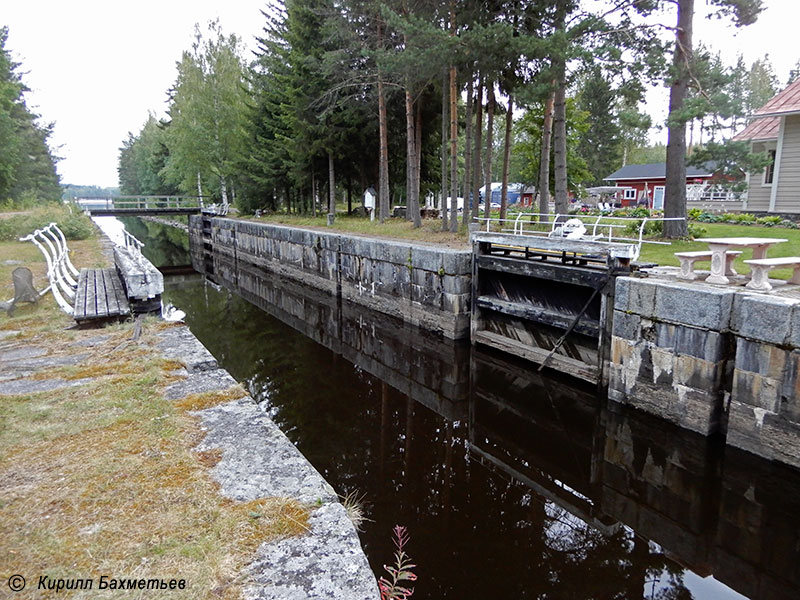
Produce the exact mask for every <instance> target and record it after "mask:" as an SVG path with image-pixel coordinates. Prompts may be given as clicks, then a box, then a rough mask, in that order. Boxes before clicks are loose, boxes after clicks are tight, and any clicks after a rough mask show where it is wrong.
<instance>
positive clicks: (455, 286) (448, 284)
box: [441, 275, 472, 294]
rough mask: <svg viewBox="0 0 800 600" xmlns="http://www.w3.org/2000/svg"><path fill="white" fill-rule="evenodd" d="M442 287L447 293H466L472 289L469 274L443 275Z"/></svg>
mask: <svg viewBox="0 0 800 600" xmlns="http://www.w3.org/2000/svg"><path fill="white" fill-rule="evenodd" d="M441 282H442V289H443V290H444V291H445V292H447V293H448V294H468V293H471V291H472V276H471V275H444V276H442V277H441Z"/></svg>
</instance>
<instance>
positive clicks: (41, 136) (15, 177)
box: [0, 27, 61, 207]
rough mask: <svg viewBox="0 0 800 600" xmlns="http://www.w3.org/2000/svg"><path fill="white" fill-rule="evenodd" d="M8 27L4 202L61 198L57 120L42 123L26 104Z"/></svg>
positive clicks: (1, 74) (1, 38)
mask: <svg viewBox="0 0 800 600" xmlns="http://www.w3.org/2000/svg"><path fill="white" fill-rule="evenodd" d="M7 40H8V28H7V27H0V204H3V205H10V206H12V207H14V206H22V205H30V204H36V203H40V202H44V201H57V200H59V198H61V187H60V185H59V180H58V174H57V173H56V161H57V160H58V159H57V158H56V156H55V155H54V154H53V153H52V151H51V150H50V146H49V143H48V141H49V139H50V135H51V134H52V132H53V126H54V125H53V123H42V122H41V120H40V116H39V115H37V114H35V113H34V112H33V111H32V110H31V109H30V108H29V107H28V106H27V104H26V101H25V93H26V92H27V91H29V90H28V88H27V87H25V83H24V82H23V81H22V75H21V72H20V67H21V65H20V64H19V63H17V62H15V61H14V60H13V59H12V56H11V52H10V50H9V49H8V48H6V42H7Z"/></svg>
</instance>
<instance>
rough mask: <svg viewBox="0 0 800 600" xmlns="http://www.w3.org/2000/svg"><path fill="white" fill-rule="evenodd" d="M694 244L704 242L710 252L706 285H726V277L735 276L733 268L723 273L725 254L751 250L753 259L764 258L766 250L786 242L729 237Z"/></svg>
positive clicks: (707, 239)
mask: <svg viewBox="0 0 800 600" xmlns="http://www.w3.org/2000/svg"><path fill="white" fill-rule="evenodd" d="M695 241H696V242H705V243H706V244H708V248H709V250H711V275H709V276H708V278H707V279H706V282H707V283H720V284H726V283H729V282H730V279H728V278H727V277H726V275H736V271H734V270H733V267H731V268H730V271H729V272H727V273H726V272H725V253H726V252H727V251H728V250H730V249H731V248H752V249H753V258H754V259H759V258H766V257H767V249H769V247H770V246H773V245H775V244H780V243H781V242H788V241H789V240H784V239H780V238H756V237H729V238H696V239H695Z"/></svg>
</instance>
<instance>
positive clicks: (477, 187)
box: [472, 74, 483, 218]
mask: <svg viewBox="0 0 800 600" xmlns="http://www.w3.org/2000/svg"><path fill="white" fill-rule="evenodd" d="M475 104H476V111H475V152H474V156H473V158H472V160H473V161H474V164H473V165H472V214H473V215H474V217H475V218H477V217H478V204H479V203H480V201H481V197H480V194H481V175H482V174H483V173H482V170H481V153H482V152H483V145H482V143H483V139H482V138H483V82H482V81H481V77H480V74H478V90H477V95H476V98H475Z"/></svg>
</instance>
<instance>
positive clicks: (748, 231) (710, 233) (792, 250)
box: [639, 223, 800, 279]
mask: <svg viewBox="0 0 800 600" xmlns="http://www.w3.org/2000/svg"><path fill="white" fill-rule="evenodd" d="M699 225H701V226H702V227H703V228H704V229H706V231H707V233H705V234H704V235H703V236H702V237H764V238H782V239H785V240H789V241H788V242H785V243H782V244H776V245H775V246H772V247H771V248H770V249H769V251H768V254H767V256H769V257H770V258H772V257H778V256H800V229H783V228H774V227H761V226H757V225H731V224H728V223H699ZM687 250H708V244H704V243H702V242H672V244H671V245H670V246H658V245H654V244H642V254H641V256H640V257H639V261H640V262H654V263H658V264H659V265H674V266H678V259H677V258H675V252H686V251H687ZM752 257H753V251H752V250H750V249H748V248H744V249H743V252H742V255H741V256H739V258H738V259H736V263H735V268H736V271H738V272H739V273H749V272H750V267H748V266H747V265H746V264H744V261H745V260H749V259H750V258H752ZM698 266H699V268H700V269H709V268H710V266H709V263H699V265H698ZM791 274H792V270H791V269H775V270H774V271H771V272H770V277H772V278H775V279H788V278H789V277H790V276H791Z"/></svg>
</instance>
